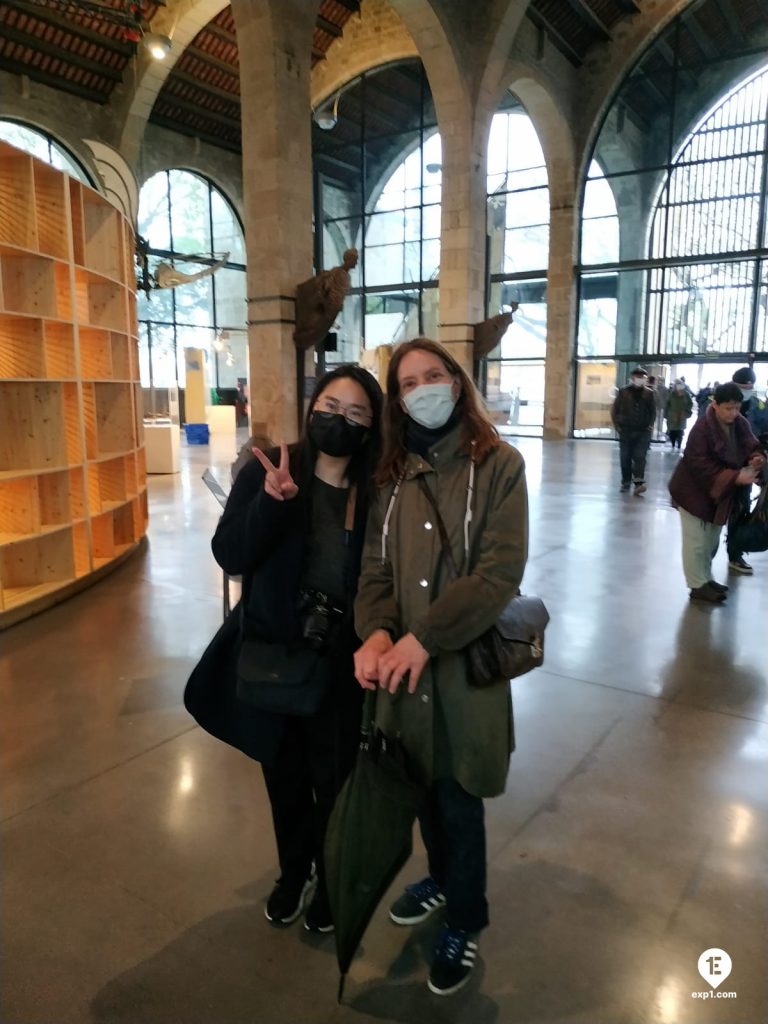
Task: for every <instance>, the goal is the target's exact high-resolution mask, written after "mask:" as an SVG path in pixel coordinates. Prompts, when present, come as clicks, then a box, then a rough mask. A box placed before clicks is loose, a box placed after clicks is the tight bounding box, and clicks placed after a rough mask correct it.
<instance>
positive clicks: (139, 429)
mask: <svg viewBox="0 0 768 1024" xmlns="http://www.w3.org/2000/svg"><path fill="white" fill-rule="evenodd" d="M133 414H134V421H135V424H136V443H137V445H138V446H139V447H140V448H143V447H144V441H145V439H144V396H143V394H142V391H141V384H134V385H133Z"/></svg>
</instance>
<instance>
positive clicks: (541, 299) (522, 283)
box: [480, 93, 549, 434]
mask: <svg viewBox="0 0 768 1024" xmlns="http://www.w3.org/2000/svg"><path fill="white" fill-rule="evenodd" d="M487 192H488V238H489V261H490V267H489V270H490V279H491V291H490V301H489V310H488V312H489V315H494V314H496V313H498V312H500V311H501V310H504V309H509V307H510V306H511V305H512V304H513V303H517V304H518V309H517V311H516V313H515V318H514V321H513V322H512V324H511V326H510V327H509V328H508V330H507V331H506V333H505V334H504V336H503V337H502V339H501V342H500V343H499V345H498V346H497V348H496V349H495V350H494V351H493V352H491V353H490V355H489V356H488V357H487V359H486V360H485V361H484V366H483V370H482V373H481V380H480V383H481V386H482V389H483V392H484V393H485V396H486V401H487V403H488V407H489V409H490V411H491V414H492V415H493V418H494V419H495V420H496V422H497V423H498V425H499V426H500V428H501V429H502V430H504V429H506V428H507V427H510V428H511V430H512V431H513V432H514V433H516V434H520V433H532V434H540V433H541V430H542V428H543V424H544V360H545V357H546V338H547V306H546V294H547V266H548V263H549V182H548V178H547V168H546V163H545V160H544V153H543V151H542V148H541V143H540V142H539V137H538V135H537V134H536V129H535V128H534V125H533V122H532V121H531V119H530V117H529V116H528V114H527V113H526V111H525V110H524V109H523V107H522V106H521V105H520V104H519V102H518V100H517V99H516V97H514V96H513V95H512V94H510V93H508V94H507V96H506V97H505V100H504V104H503V109H501V110H500V111H499V112H498V113H497V114H496V115H495V116H494V118H493V121H492V123H491V130H490V134H489V137H488V182H487Z"/></svg>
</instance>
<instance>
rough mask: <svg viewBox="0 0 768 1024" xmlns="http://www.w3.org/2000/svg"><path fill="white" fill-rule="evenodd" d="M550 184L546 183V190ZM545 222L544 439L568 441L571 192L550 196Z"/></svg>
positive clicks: (572, 357)
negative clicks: (546, 267)
mask: <svg viewBox="0 0 768 1024" xmlns="http://www.w3.org/2000/svg"><path fill="white" fill-rule="evenodd" d="M551 187H552V182H551V181H550V188H551ZM553 200H554V201H553V202H552V206H551V209H550V222H549V270H548V280H547V362H546V366H545V369H544V438H545V440H552V441H554V440H558V439H560V438H564V437H568V434H569V432H570V429H571V420H572V412H573V386H574V374H575V366H576V358H575V354H574V330H575V326H576V279H575V274H574V257H575V244H576V227H577V217H578V207H577V205H576V197H575V192H574V190H569V194H568V195H566V194H565V190H564V189H560V190H559V191H558V193H556V194H554V195H553Z"/></svg>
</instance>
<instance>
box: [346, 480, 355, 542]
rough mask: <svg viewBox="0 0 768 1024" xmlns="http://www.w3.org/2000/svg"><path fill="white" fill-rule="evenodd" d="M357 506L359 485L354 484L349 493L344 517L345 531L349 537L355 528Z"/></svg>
mask: <svg viewBox="0 0 768 1024" xmlns="http://www.w3.org/2000/svg"><path fill="white" fill-rule="evenodd" d="M356 506H357V484H352V485H351V487H350V488H349V491H348V492H347V511H346V513H345V515H344V529H345V530H346V532H347V535H349V534H351V533H352V531H353V530H354V528H355V508H356Z"/></svg>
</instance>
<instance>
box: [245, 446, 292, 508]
mask: <svg viewBox="0 0 768 1024" xmlns="http://www.w3.org/2000/svg"><path fill="white" fill-rule="evenodd" d="M252 451H253V454H254V455H255V456H256V458H257V459H258V460H259V462H260V463H261V464H262V466H263V467H264V469H265V470H266V471H267V475H266V476H265V477H264V490H265V491H266V492H267V494H268V495H269V496H270V498H274V499H275V501H290V500H291V498H295V497H296V495H297V494H298V493H299V485H298V484H297V483H296V481H295V480H294V479H293V477H292V476H291V471H290V469H289V468H288V445H287V444H286V443H285V442H283V443H282V444H281V445H280V465H279V466H274V465H273V464H272V463H271V462H270V461H269V459H268V458H267V456H266V455H265V454H264V452H263V451H262V450H261V448H253V449H252Z"/></svg>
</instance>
